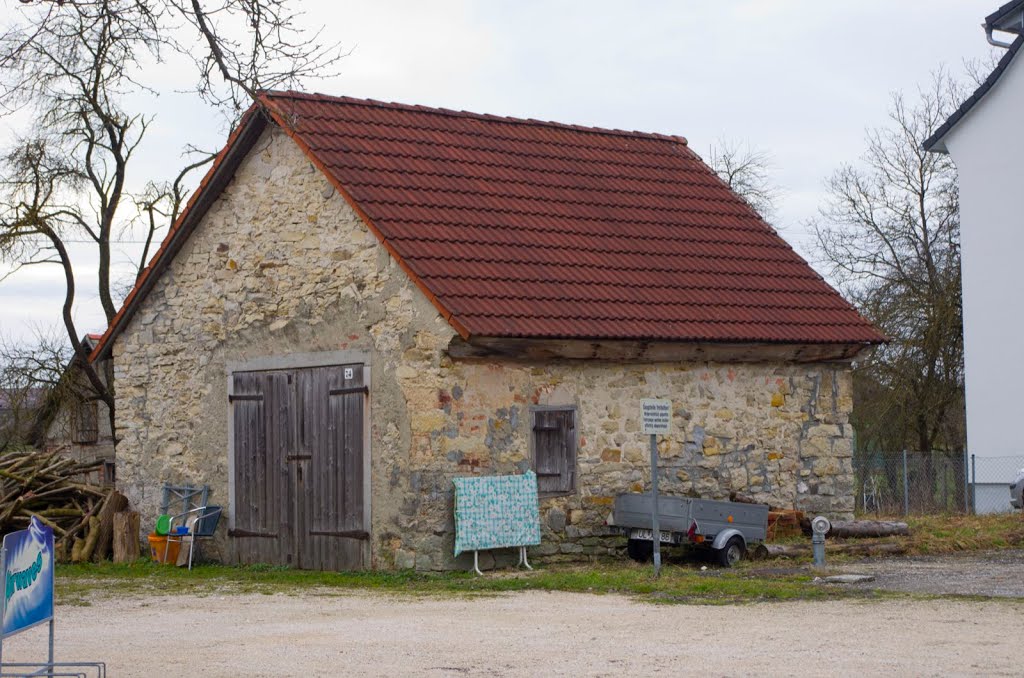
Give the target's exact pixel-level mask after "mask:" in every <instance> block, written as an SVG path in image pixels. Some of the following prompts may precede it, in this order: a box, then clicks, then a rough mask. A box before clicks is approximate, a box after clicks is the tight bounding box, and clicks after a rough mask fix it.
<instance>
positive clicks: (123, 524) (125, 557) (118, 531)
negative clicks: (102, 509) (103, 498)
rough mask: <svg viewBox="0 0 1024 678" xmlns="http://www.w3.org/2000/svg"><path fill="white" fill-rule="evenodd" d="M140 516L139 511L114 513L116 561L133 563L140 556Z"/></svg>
mask: <svg viewBox="0 0 1024 678" xmlns="http://www.w3.org/2000/svg"><path fill="white" fill-rule="evenodd" d="M139 528H140V518H139V513H138V511H121V512H120V513H115V514H114V562H115V563H133V562H135V561H136V560H138V558H139V538H140V533H139Z"/></svg>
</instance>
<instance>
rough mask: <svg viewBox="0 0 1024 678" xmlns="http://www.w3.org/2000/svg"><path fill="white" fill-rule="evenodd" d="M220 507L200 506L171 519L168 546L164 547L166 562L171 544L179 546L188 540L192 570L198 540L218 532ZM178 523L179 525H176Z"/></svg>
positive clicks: (189, 564) (189, 565)
mask: <svg viewBox="0 0 1024 678" xmlns="http://www.w3.org/2000/svg"><path fill="white" fill-rule="evenodd" d="M220 514H221V507H220V506H200V507H198V508H194V509H192V510H190V511H185V512H184V513H179V514H178V515H176V516H173V517H171V521H170V526H169V529H168V531H167V545H166V546H164V562H166V561H167V551H168V549H169V548H170V545H171V542H172V541H174V542H177V543H179V544H183V543H185V540H186V539H187V540H188V569H189V570H191V569H192V556H193V554H194V553H195V548H196V539H203V538H206V539H209V538H211V537H213V534H214V533H215V532H216V531H217V524H218V523H220ZM175 523H177V525H176V524H175Z"/></svg>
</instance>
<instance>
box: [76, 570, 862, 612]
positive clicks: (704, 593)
mask: <svg viewBox="0 0 1024 678" xmlns="http://www.w3.org/2000/svg"><path fill="white" fill-rule="evenodd" d="M812 579H813V575H811V574H806V573H785V574H777V575H776V574H769V575H765V574H762V573H758V572H757V571H755V570H753V569H752V568H751V567H748V566H741V567H739V568H735V569H733V570H728V571H725V570H718V569H711V568H709V569H707V570H706V571H701V570H699V569H698V568H696V567H693V566H684V565H666V566H664V567H663V568H662V576H661V577H660V578H658V579H655V578H654V577H653V576H652V573H651V568H650V567H649V566H648V567H643V566H640V565H635V564H632V563H628V564H627V563H623V564H618V563H616V564H604V565H589V566H575V567H569V566H557V567H556V566H552V567H538V568H537V569H536V570H535V571H533V572H518V571H497V572H493V573H488V574H486V575H485V576H483V577H478V576H476V575H473V574H469V573H466V572H444V573H423V572H413V571H408V570H403V571H397V572H311V571H306V570H292V569H288V568H280V567H266V566H253V567H228V566H221V565H202V566H198V567H195V568H194V569H193V570H192V572H189V571H188V570H185V569H181V568H175V567H168V566H163V565H157V564H155V563H149V562H145V561H139V562H137V563H134V564H131V565H113V564H99V565H94V564H86V565H61V566H58V568H57V591H56V593H57V599H58V601H59V602H60V603H62V604H66V603H68V602H73V603H76V604H87V603H88V601H89V600H90V599H91V598H93V597H96V596H100V597H119V596H125V595H153V594H169V595H181V594H188V595H191V596H201V595H214V594H225V595H230V594H238V593H263V594H294V595H297V594H301V593H316V594H321V595H332V594H341V593H348V592H358V591H364V592H379V593H388V594H398V595H413V596H437V595H442V596H452V595H455V596H460V595H470V596H475V595H494V594H499V593H507V592H514V591H568V592H578V593H592V594H608V593H617V594H623V595H628V596H633V597H636V598H638V599H641V600H646V601H650V602H666V603H704V604H725V603H743V602H756V601H785V600H821V599H834V598H844V597H851V596H852V597H864V596H871V595H872V594H870V593H865V592H863V591H851V590H848V589H841V588H837V587H828V586H821V585H820V584H815V583H812Z"/></svg>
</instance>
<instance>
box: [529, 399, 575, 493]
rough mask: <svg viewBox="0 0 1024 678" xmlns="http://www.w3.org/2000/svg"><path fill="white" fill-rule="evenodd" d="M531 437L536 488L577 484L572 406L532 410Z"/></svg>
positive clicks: (548, 490) (560, 488)
mask: <svg viewBox="0 0 1024 678" xmlns="http://www.w3.org/2000/svg"><path fill="white" fill-rule="evenodd" d="M533 440H534V447H533V450H534V462H535V466H536V470H537V490H538V491H539V492H540V493H541V494H564V493H567V492H572V491H573V490H574V489H575V487H576V412H575V410H573V409H564V410H535V411H534V413H533Z"/></svg>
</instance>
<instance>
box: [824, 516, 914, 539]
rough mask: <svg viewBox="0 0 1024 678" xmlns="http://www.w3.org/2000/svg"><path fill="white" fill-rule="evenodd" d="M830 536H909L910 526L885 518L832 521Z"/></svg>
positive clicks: (858, 537) (828, 534)
mask: <svg viewBox="0 0 1024 678" xmlns="http://www.w3.org/2000/svg"><path fill="white" fill-rule="evenodd" d="M826 536H829V537H844V538H857V539H860V538H867V537H908V536H910V527H909V526H908V525H907V524H906V523H898V522H891V521H885V520H852V521H849V522H845V521H837V522H834V523H832V529H831V530H829V531H828V533H827V535H826Z"/></svg>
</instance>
